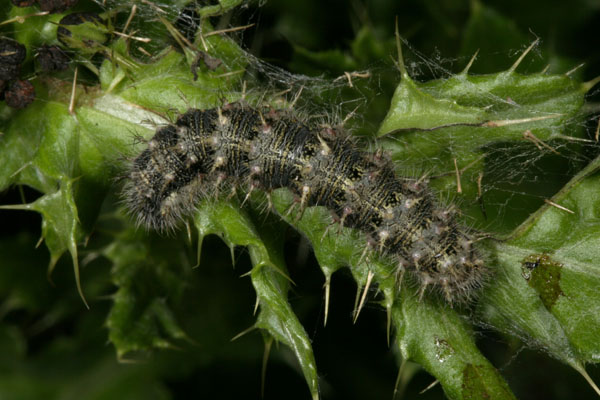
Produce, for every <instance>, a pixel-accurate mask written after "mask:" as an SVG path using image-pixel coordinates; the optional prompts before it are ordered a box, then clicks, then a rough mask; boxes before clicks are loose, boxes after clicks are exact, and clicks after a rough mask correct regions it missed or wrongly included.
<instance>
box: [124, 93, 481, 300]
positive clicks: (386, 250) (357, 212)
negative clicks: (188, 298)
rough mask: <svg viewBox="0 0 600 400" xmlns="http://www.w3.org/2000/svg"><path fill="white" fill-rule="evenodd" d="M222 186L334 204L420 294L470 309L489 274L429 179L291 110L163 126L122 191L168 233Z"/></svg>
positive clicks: (198, 115) (200, 116) (135, 210)
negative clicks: (401, 170) (398, 168)
mask: <svg viewBox="0 0 600 400" xmlns="http://www.w3.org/2000/svg"><path fill="white" fill-rule="evenodd" d="M222 185H231V186H232V187H234V188H238V187H240V188H243V190H245V191H246V193H247V194H246V196H249V194H250V193H251V192H252V191H253V190H257V189H260V190H263V191H265V192H266V193H267V194H268V193H270V192H271V191H272V190H274V189H277V188H288V189H289V190H291V191H292V192H293V193H294V194H295V196H296V199H297V203H299V205H300V208H301V209H302V210H303V209H304V208H305V207H309V206H323V207H326V208H327V209H328V210H330V211H331V213H332V214H333V215H334V218H335V220H336V221H338V222H339V223H340V224H341V225H343V226H345V227H349V228H354V229H358V230H360V231H361V232H363V233H364V234H365V236H366V237H367V241H368V243H367V246H368V247H369V248H372V249H373V250H374V251H377V252H378V253H379V254H381V255H382V256H385V257H388V258H390V259H392V260H393V261H394V262H395V263H396V264H397V265H398V268H399V271H400V272H402V273H404V271H406V272H408V274H409V276H411V277H412V278H413V280H414V281H416V282H417V283H418V285H419V286H420V291H419V293H420V296H423V293H424V292H425V291H432V292H437V293H439V294H441V295H442V297H443V298H445V300H446V301H447V302H448V303H449V304H450V305H452V304H455V303H462V302H465V301H466V300H467V299H468V298H470V297H471V296H472V294H473V292H474V289H477V288H478V287H479V286H481V284H482V281H483V278H484V277H485V276H486V267H485V263H484V261H483V257H482V255H481V254H480V253H479V252H478V251H477V250H476V249H475V248H474V246H473V239H472V238H471V237H470V235H469V234H468V232H467V230H466V228H464V227H462V226H461V225H460V224H458V222H457V220H456V211H454V209H453V208H451V207H443V206H441V205H440V204H438V203H437V202H436V199H435V196H434V195H433V193H432V192H431V190H430V189H429V188H428V187H427V184H426V182H425V181H424V180H422V179H421V180H418V179H413V178H402V177H399V176H397V175H396V173H395V171H394V168H393V166H392V165H391V163H390V162H389V161H387V160H386V159H385V157H383V156H382V154H381V153H369V152H366V151H361V150H359V149H358V148H357V146H356V145H355V143H354V142H353V141H352V140H351V139H350V136H349V135H347V134H346V133H345V132H344V131H343V130H342V129H341V128H334V127H330V126H318V125H315V124H310V123H305V122H303V121H301V120H299V119H298V118H297V117H296V116H294V115H292V113H291V112H289V111H286V110H278V109H273V108H270V107H264V108H259V109H257V108H253V107H251V106H249V105H247V104H245V103H243V102H233V103H229V104H226V105H224V106H222V107H217V108H212V109H205V110H200V109H190V110H188V111H187V112H185V113H184V114H182V115H180V116H179V117H178V118H177V120H176V122H175V123H174V124H168V125H166V126H162V127H160V128H158V129H157V131H156V133H155V135H154V136H153V137H152V139H150V140H149V141H148V146H147V148H146V149H145V150H144V151H143V152H142V153H141V154H139V156H138V157H137V158H135V159H134V160H133V162H132V164H131V167H130V169H129V171H128V173H127V176H126V183H125V186H124V192H123V193H124V199H125V203H126V205H127V207H128V209H129V211H130V213H131V214H132V215H133V216H134V218H135V219H136V220H137V223H138V225H142V226H145V227H147V228H149V229H154V230H158V231H161V232H164V231H168V230H172V229H173V228H174V227H176V226H177V224H178V223H179V221H180V220H182V219H185V218H186V217H188V216H189V215H191V214H192V213H193V211H194V207H195V205H196V204H197V203H198V201H199V200H200V199H202V198H203V197H205V196H208V195H210V193H211V189H215V188H216V189H218V188H219V187H221V186H222ZM428 289H429V290H428Z"/></svg>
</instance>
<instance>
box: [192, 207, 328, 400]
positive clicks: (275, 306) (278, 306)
mask: <svg viewBox="0 0 600 400" xmlns="http://www.w3.org/2000/svg"><path fill="white" fill-rule="evenodd" d="M194 224H195V226H196V229H197V230H198V233H199V241H200V243H201V242H202V239H203V238H204V237H205V236H206V235H208V234H219V235H222V237H223V239H224V240H225V242H226V243H227V244H228V245H229V246H230V247H232V248H233V246H236V245H237V246H240V245H241V246H247V247H248V248H249V250H250V258H251V260H252V264H253V267H252V272H251V274H250V277H251V279H252V284H253V286H254V289H255V290H256V296H257V304H258V305H260V314H259V316H258V319H257V322H256V325H255V326H256V327H257V328H261V329H263V330H264V331H265V332H266V333H267V334H268V336H267V338H266V340H267V342H268V340H269V336H272V337H273V338H274V339H275V340H277V341H279V342H282V343H283V344H285V345H287V346H288V347H290V349H291V350H292V351H293V352H294V354H295V355H296V359H297V360H298V362H299V363H300V367H301V369H302V372H303V373H304V378H305V380H306V382H307V384H308V387H309V389H310V392H311V395H312V397H313V398H314V399H316V398H318V393H319V387H318V379H317V367H316V363H315V360H314V355H313V351H312V346H311V344H310V340H309V338H308V335H307V334H306V331H305V330H304V328H303V327H302V325H301V323H300V321H299V320H298V317H297V316H296V314H295V313H294V312H293V310H292V308H291V307H290V305H289V303H288V301H287V292H288V289H289V284H290V281H289V278H288V277H287V275H286V274H287V272H286V268H285V264H284V262H283V254H282V251H281V248H282V244H283V242H282V238H283V237H282V236H281V235H280V234H278V233H277V232H279V229H281V228H280V227H279V229H278V228H277V227H278V226H280V224H273V225H267V226H262V227H261V230H260V232H258V231H257V228H256V226H255V224H254V222H252V220H251V219H250V217H249V216H248V215H247V214H246V213H245V212H244V211H243V210H241V209H240V208H239V206H238V205H237V204H235V203H233V204H232V203H227V202H223V201H217V202H215V203H206V202H205V203H204V204H203V205H201V206H200V207H199V209H198V212H197V213H196V216H195V217H194ZM199 245H200V244H199Z"/></svg>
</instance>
